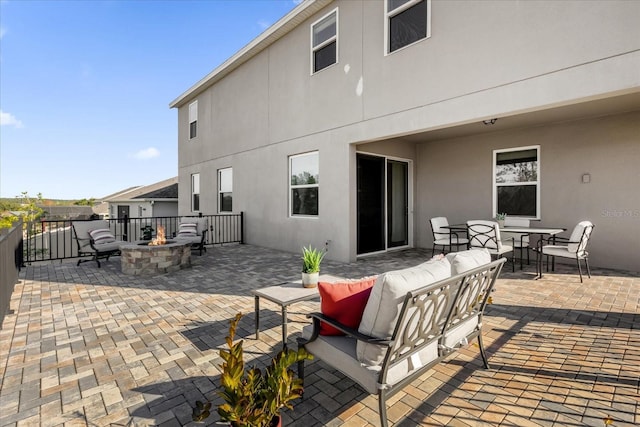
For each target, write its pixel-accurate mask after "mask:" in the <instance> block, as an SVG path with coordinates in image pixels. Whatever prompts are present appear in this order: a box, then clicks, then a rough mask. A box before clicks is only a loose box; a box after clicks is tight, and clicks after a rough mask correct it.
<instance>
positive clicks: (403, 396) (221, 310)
mask: <svg viewBox="0 0 640 427" xmlns="http://www.w3.org/2000/svg"><path fill="white" fill-rule="evenodd" d="M429 254H430V253H429V252H427V251H424V250H407V251H401V252H395V253H389V254H385V255H380V256H374V257H369V258H366V259H362V260H359V261H358V262H355V263H351V264H342V263H338V262H333V261H325V262H324V263H323V270H322V272H323V273H326V274H333V275H338V276H344V277H353V278H356V277H361V276H365V275H371V274H377V273H381V272H384V271H387V270H391V269H398V268H403V267H406V266H412V265H416V264H417V263H419V262H421V261H424V260H425V259H427V258H429ZM192 262H193V266H192V268H188V269H185V270H181V271H178V272H175V273H171V274H167V275H161V276H156V277H146V278H145V277H139V276H135V277H133V276H127V275H124V274H122V273H121V272H120V259H119V258H117V257H116V258H113V259H111V260H109V261H108V262H104V263H103V268H100V269H98V268H97V267H96V265H95V263H85V264H82V265H81V266H79V267H77V266H76V265H75V263H73V262H66V263H55V264H43V265H32V266H29V267H27V268H26V269H23V271H22V272H21V275H20V283H19V284H17V285H16V287H15V291H14V293H13V297H12V300H11V307H10V308H11V312H10V313H9V314H8V315H7V316H6V317H5V320H4V323H3V325H2V330H0V374H1V375H2V383H1V385H0V425H1V426H13V425H38V426H58V425H65V426H85V425H87V426H108V425H110V426H148V425H162V426H174V425H175V426H178V425H186V424H192V423H191V411H192V407H193V405H194V402H195V401H196V400H202V399H204V398H205V396H206V397H207V398H212V399H215V400H214V405H215V403H217V402H218V401H219V400H218V399H217V397H216V396H215V392H216V388H217V384H218V380H219V371H218V365H219V363H220V362H221V359H220V358H219V357H218V349H219V348H220V347H221V346H224V345H225V344H224V337H225V336H226V333H227V329H228V321H229V319H231V318H232V317H233V316H234V315H235V314H236V313H237V312H242V313H246V316H245V317H244V318H243V319H242V321H241V323H240V329H239V331H238V336H239V338H242V339H244V340H245V356H246V357H247V358H249V359H252V361H253V362H254V363H257V364H262V363H265V362H266V361H268V360H269V359H270V358H271V356H273V355H274V354H275V353H276V352H277V351H278V350H279V349H280V346H281V342H280V341H281V329H280V322H281V320H280V312H279V308H278V307H277V306H275V305H273V304H271V303H269V302H266V301H264V302H262V303H261V313H260V318H261V334H260V340H256V339H255V335H254V319H255V318H254V301H253V297H252V296H251V294H250V291H251V290H252V289H256V288H260V287H264V286H268V285H271V284H276V283H279V282H283V281H287V280H295V279H298V278H299V273H298V272H299V271H300V261H299V255H297V254H291V253H286V252H279V251H275V250H271V249H265V248H262V247H256V246H251V245H229V246H224V247H213V248H208V252H207V253H206V254H204V255H203V256H197V255H194V256H193V257H192ZM534 270H535V268H534V266H533V265H531V266H525V270H524V271H519V270H517V269H516V273H512V272H511V271H510V267H509V265H507V267H506V268H505V269H504V270H503V273H502V275H501V278H500V279H499V281H498V283H497V285H496V291H495V293H494V294H493V304H492V305H490V306H488V307H487V311H486V316H485V323H486V324H485V329H484V330H485V333H484V336H485V345H486V346H487V351H488V355H489V362H490V363H491V369H490V370H485V369H484V368H483V366H482V362H481V358H480V354H479V350H478V347H477V343H475V342H474V343H472V344H470V345H469V346H468V347H466V348H465V349H463V350H462V351H460V352H458V353H457V354H455V355H454V356H452V357H450V358H448V359H446V360H445V361H444V362H443V363H441V364H439V365H438V366H436V367H435V368H434V369H432V370H430V371H428V372H427V373H425V374H424V375H423V376H422V377H421V378H419V379H418V380H416V381H415V382H414V383H412V384H411V385H409V386H407V387H406V388H405V389H404V390H403V391H401V392H399V393H398V394H396V395H395V396H394V397H393V398H392V399H391V402H390V407H389V410H388V415H389V419H390V421H391V424H392V425H394V426H416V425H425V426H426V425H447V426H478V425H491V426H493V425H504V426H604V425H605V421H604V419H605V418H606V417H611V419H612V420H613V424H612V425H614V426H618V427H619V426H634V425H635V426H637V425H640V278H639V277H638V276H639V275H638V274H637V273H629V272H621V271H613V270H604V269H594V271H593V273H594V276H593V278H592V279H585V283H584V284H580V281H579V279H578V276H577V271H576V269H575V268H574V267H573V266H569V267H564V266H559V267H558V268H557V270H556V273H554V274H545V276H544V278H543V279H542V280H534ZM318 308H319V303H318V302H317V301H310V302H304V303H299V304H295V305H293V306H292V307H290V323H289V343H290V345H291V346H295V338H296V336H297V335H298V333H299V331H300V329H301V327H302V326H303V325H304V324H306V322H307V319H306V318H305V316H304V314H305V313H307V312H309V311H313V310H317V309H318ZM294 348H295V347H294ZM217 421H218V417H217V414H216V413H215V411H214V413H213V414H212V415H211V417H210V418H209V419H208V420H207V421H206V422H205V423H204V424H216V422H217ZM283 425H284V426H287V427H290V426H304V427H313V426H339V425H345V426H366V425H374V426H375V425H378V415H377V400H376V398H375V397H373V396H369V395H367V394H365V393H364V392H363V391H362V390H361V389H360V388H359V387H358V386H356V385H355V384H354V383H353V382H352V381H351V380H350V379H348V378H345V377H344V376H343V375H341V374H340V373H338V372H336V371H333V370H331V369H329V368H328V367H327V366H326V365H324V364H323V363H322V362H321V361H313V362H312V363H311V364H310V365H309V366H308V368H307V375H306V379H305V398H304V400H302V401H297V402H295V405H294V411H287V412H285V413H284V414H283Z"/></svg>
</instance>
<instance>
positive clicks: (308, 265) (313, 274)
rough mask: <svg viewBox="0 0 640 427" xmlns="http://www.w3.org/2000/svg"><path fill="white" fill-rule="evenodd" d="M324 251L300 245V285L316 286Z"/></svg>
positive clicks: (306, 286)
mask: <svg viewBox="0 0 640 427" xmlns="http://www.w3.org/2000/svg"><path fill="white" fill-rule="evenodd" d="M324 255H325V252H323V251H320V250H318V249H315V248H312V247H311V245H309V247H308V248H305V247H302V286H304V287H305V288H315V287H316V286H318V277H319V276H320V263H321V262H322V259H323V258H324Z"/></svg>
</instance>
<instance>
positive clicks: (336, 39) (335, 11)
mask: <svg viewBox="0 0 640 427" xmlns="http://www.w3.org/2000/svg"><path fill="white" fill-rule="evenodd" d="M332 14H335V15H336V34H335V35H334V36H333V37H330V38H328V39H327V40H325V41H323V42H322V43H320V44H318V45H317V46H314V45H313V29H314V27H315V26H316V25H318V24H319V23H320V22H322V21H323V20H324V19H326V18H328V17H329V16H331V15H332ZM338 23H339V16H338V8H337V7H336V8H335V9H333V10H332V11H331V12H329V13H327V14H326V15H324V16H323V17H322V18H320V19H318V20H317V21H315V22H314V23H313V24H311V27H310V33H311V35H310V37H309V44H310V46H311V58H310V61H311V63H310V66H311V75H313V74H316V73H319V72H321V71H324V70H326V69H327V68H331V67H333V66H334V65H336V64H337V63H338V62H340V61H339V56H338V52H339V49H338V48H339V46H338V44H339V43H338V32H339V25H338ZM334 41H335V43H336V62H334V63H333V64H331V65H327V66H326V67H324V68H322V69H320V70H318V71H314V65H315V64H314V62H315V61H314V59H315V53H316V51H318V50H320V49H322V48H323V47H325V46H326V45H328V44H331V43H333V42H334Z"/></svg>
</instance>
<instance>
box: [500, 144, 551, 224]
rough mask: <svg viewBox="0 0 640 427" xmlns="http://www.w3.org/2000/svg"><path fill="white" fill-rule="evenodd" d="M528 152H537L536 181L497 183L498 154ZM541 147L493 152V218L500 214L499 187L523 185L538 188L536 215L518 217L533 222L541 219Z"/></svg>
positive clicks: (525, 147)
mask: <svg viewBox="0 0 640 427" xmlns="http://www.w3.org/2000/svg"><path fill="white" fill-rule="evenodd" d="M527 150H536V156H537V171H536V180H535V181H529V182H517V183H498V182H496V166H497V165H496V163H497V158H498V154H500V153H508V152H514V151H527ZM540 165H541V161H540V146H539V145H528V146H524V147H514V148H505V149H498V150H493V168H492V174H493V176H492V182H493V195H492V199H493V200H492V203H493V204H492V209H493V217H494V218H495V217H496V215H497V214H498V187H507V186H522V185H535V186H536V214H535V216H534V217H532V216H518V217H519V218H527V219H533V220H539V219H540V175H541V174H540V169H541V167H540Z"/></svg>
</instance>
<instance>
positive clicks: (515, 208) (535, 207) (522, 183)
mask: <svg viewBox="0 0 640 427" xmlns="http://www.w3.org/2000/svg"><path fill="white" fill-rule="evenodd" d="M493 183H494V186H493V190H494V191H493V213H494V216H495V214H497V213H506V214H507V215H509V216H519V217H524V218H540V146H539V145H534V146H530V147H518V148H511V149H508V150H494V151H493Z"/></svg>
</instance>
